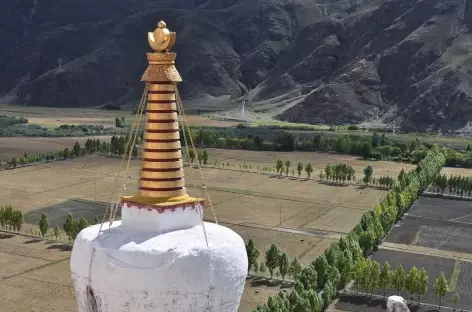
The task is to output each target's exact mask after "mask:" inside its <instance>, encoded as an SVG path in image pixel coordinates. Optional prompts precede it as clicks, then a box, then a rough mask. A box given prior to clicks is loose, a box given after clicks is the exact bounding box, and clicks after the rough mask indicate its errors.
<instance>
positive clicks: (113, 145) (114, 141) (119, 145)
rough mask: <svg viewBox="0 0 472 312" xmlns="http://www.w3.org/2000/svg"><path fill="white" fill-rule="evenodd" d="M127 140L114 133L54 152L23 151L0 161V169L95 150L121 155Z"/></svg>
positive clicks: (135, 151) (125, 137)
mask: <svg viewBox="0 0 472 312" xmlns="http://www.w3.org/2000/svg"><path fill="white" fill-rule="evenodd" d="M127 140H128V136H127V135H126V136H124V135H120V136H116V135H114V136H113V137H112V138H111V139H110V141H109V142H105V141H100V140H99V139H88V140H87V141H86V142H85V145H84V146H83V147H82V146H81V145H80V143H79V142H78V141H76V142H75V143H74V145H73V146H72V148H71V149H69V148H68V147H66V148H64V149H62V150H59V151H57V152H55V153H41V154H38V155H34V156H29V155H27V154H26V153H24V154H23V156H22V157H12V158H10V159H7V160H6V161H0V169H2V168H3V169H10V168H17V167H22V166H25V165H27V164H34V163H40V162H45V161H54V160H60V159H68V158H74V157H80V156H85V155H87V154H90V153H96V152H99V153H103V154H106V155H117V156H121V155H123V154H124V153H125V148H126V142H127ZM140 142H141V138H139V140H138V142H137V143H140ZM132 156H133V157H137V156H138V149H137V147H136V146H134V147H133V150H132Z"/></svg>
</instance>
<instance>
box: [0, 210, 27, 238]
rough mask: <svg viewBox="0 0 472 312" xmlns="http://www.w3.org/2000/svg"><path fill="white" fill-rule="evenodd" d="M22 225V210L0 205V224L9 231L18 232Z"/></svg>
mask: <svg viewBox="0 0 472 312" xmlns="http://www.w3.org/2000/svg"><path fill="white" fill-rule="evenodd" d="M22 225H23V212H22V211H21V210H18V209H13V207H12V206H2V207H0V226H1V227H2V228H8V229H9V230H10V231H12V230H13V231H17V232H20V230H21V226H22Z"/></svg>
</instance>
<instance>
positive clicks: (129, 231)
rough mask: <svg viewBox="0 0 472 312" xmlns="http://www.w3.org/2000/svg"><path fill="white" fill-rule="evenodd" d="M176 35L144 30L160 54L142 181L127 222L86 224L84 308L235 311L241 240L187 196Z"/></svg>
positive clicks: (78, 251) (154, 64)
mask: <svg viewBox="0 0 472 312" xmlns="http://www.w3.org/2000/svg"><path fill="white" fill-rule="evenodd" d="M175 40H176V34H175V33H172V32H170V31H169V30H168V29H167V27H166V24H165V23H164V22H162V21H161V22H159V24H158V27H157V29H156V30H155V31H154V32H153V33H148V41H149V44H150V46H151V48H152V49H153V50H154V52H153V53H148V54H147V59H148V61H149V66H148V68H147V69H146V71H145V73H144V75H143V77H142V81H145V82H146V84H147V86H149V87H148V91H147V106H146V117H147V120H146V124H145V133H144V145H143V148H144V149H143V152H142V157H141V171H140V179H139V187H138V191H137V194H136V195H135V196H128V197H121V209H122V213H121V221H115V222H109V223H104V224H102V225H100V224H99V225H94V226H90V227H88V228H86V229H84V230H82V231H81V232H80V233H79V235H78V236H77V238H76V240H75V243H74V247H73V250H72V257H71V263H70V266H71V271H72V278H73V281H74V287H75V291H76V297H77V303H78V311H79V312H96V311H100V312H125V311H127V312H128V311H132V312H140V311H149V312H150V311H153V312H155V311H159V312H163V311H173V312H176V311H195V312H199V311H202V312H203V311H215V312H221V311H228V312H236V311H237V309H238V306H239V301H240V299H241V295H242V292H243V288H244V282H245V279H246V275H247V268H248V262H247V255H246V250H245V246H244V242H243V240H242V239H241V237H240V236H239V235H238V234H236V233H235V232H233V231H232V230H230V229H228V228H226V227H223V226H220V225H217V224H214V223H206V222H203V221H202V215H203V214H202V213H203V211H202V210H203V204H204V203H203V200H202V199H201V198H194V197H190V196H189V195H188V194H187V193H186V188H185V182H184V171H183V163H182V151H181V146H180V138H179V124H178V119H177V107H176V104H177V103H176V102H177V99H176V83H177V82H180V81H181V78H180V75H179V73H178V72H177V70H176V68H175V67H174V62H175V58H176V54H175V53H172V52H170V50H171V49H172V47H173V45H174V44H175ZM102 228H104V229H105V230H103V231H101V229H102Z"/></svg>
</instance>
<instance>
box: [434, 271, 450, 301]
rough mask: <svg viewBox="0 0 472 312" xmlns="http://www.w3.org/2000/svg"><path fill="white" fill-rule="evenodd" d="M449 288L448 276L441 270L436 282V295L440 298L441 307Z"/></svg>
mask: <svg viewBox="0 0 472 312" xmlns="http://www.w3.org/2000/svg"><path fill="white" fill-rule="evenodd" d="M447 289H448V288H447V280H446V277H445V276H444V273H442V272H441V274H440V275H439V276H438V277H437V278H436V281H435V282H434V295H435V296H436V297H438V298H439V308H441V305H442V299H443V298H444V296H445V295H446V294H447Z"/></svg>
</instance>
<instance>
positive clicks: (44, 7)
mask: <svg viewBox="0 0 472 312" xmlns="http://www.w3.org/2000/svg"><path fill="white" fill-rule="evenodd" d="M316 1H318V2H316ZM12 2H15V3H12ZM0 8H1V9H0V25H3V27H0V36H1V37H2V41H0V101H2V102H13V103H21V104H27V105H38V106H39V105H42V106H65V107H82V106H98V105H103V104H105V103H114V104H118V105H123V104H134V103H136V101H137V99H139V96H140V94H141V92H142V83H140V82H139V78H140V76H141V74H142V72H143V71H144V69H145V67H146V59H145V52H149V48H148V46H147V42H146V37H145V36H146V31H152V30H153V29H154V27H155V25H156V23H157V21H158V20H160V19H164V20H166V21H167V23H168V24H169V27H170V28H171V29H172V30H174V31H176V32H178V44H177V46H176V49H175V50H176V52H177V53H178V62H177V64H178V65H177V66H178V69H179V71H180V73H181V75H182V76H183V77H184V83H183V84H182V85H181V93H182V94H183V96H184V98H187V99H190V98H192V99H195V98H199V97H201V96H204V95H211V96H221V95H230V96H231V97H232V98H233V99H237V98H238V97H240V96H242V95H245V94H246V96H247V97H249V98H250V99H251V100H252V101H251V102H252V104H251V105H253V106H254V107H255V108H257V106H258V103H271V101H270V100H271V99H274V98H277V99H278V98H280V96H281V95H284V94H286V95H285V96H284V97H283V98H284V99H285V100H287V103H288V102H290V101H288V100H290V98H294V99H295V98H296V99H298V101H292V103H294V104H292V105H288V106H286V107H284V108H283V109H282V111H283V110H285V111H283V112H282V113H281V114H279V115H278V118H280V119H283V120H289V121H299V122H308V123H334V124H340V123H359V122H364V121H370V120H374V119H375V120H377V119H379V118H380V119H381V120H382V121H383V122H386V123H389V122H392V121H393V120H396V122H397V125H402V126H403V127H404V128H408V129H419V130H426V129H429V130H437V129H441V130H451V129H458V128H462V127H465V126H467V125H468V123H469V120H471V119H472V114H471V112H470V110H471V108H472V106H471V105H472V31H471V30H472V0H447V1H445V0H442V1H439V0H419V1H412V0H392V1H385V0H371V1H369V0H341V1H339V0H333V1H327V2H323V1H322V0H193V1H189V0H165V1H162V0H160V1H151V0H119V1H116V0H115V1H111V0H101V1H93V0H80V1H79V0H48V1H46V0H25V1H21V2H20V1H19V0H14V1H13V0H12V1H9V3H2V4H0ZM139 55H141V56H142V57H139ZM268 100H269V101H268ZM273 102H274V103H275V102H276V101H273ZM297 103H298V104H297ZM266 106H267V105H266ZM264 107H265V106H264ZM269 109H270V108H269ZM279 110H280V107H279V108H278V110H277V112H279ZM273 111H274V112H275V111H276V110H275V107H274V110H273Z"/></svg>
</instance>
